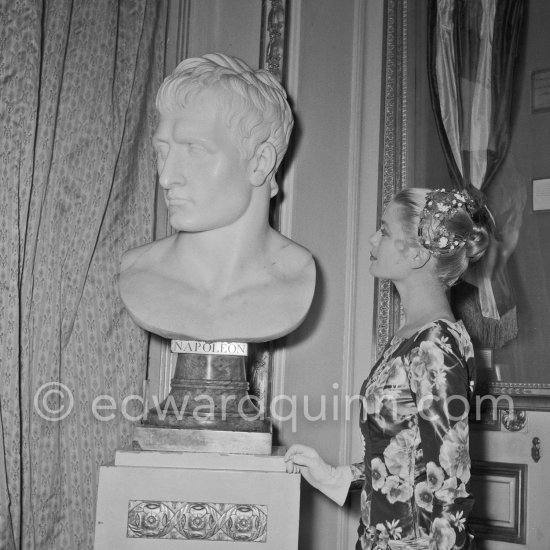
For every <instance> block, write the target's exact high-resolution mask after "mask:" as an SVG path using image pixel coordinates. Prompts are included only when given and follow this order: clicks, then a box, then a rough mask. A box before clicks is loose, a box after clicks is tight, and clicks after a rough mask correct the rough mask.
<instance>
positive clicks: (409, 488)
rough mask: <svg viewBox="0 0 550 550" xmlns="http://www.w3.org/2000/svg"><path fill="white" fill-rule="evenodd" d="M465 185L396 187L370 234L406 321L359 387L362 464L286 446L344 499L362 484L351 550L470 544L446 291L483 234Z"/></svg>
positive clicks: (459, 336) (456, 362)
mask: <svg viewBox="0 0 550 550" xmlns="http://www.w3.org/2000/svg"><path fill="white" fill-rule="evenodd" d="M480 212H481V211H480V210H479V209H478V208H477V207H476V205H475V203H474V201H473V200H472V199H471V197H470V196H469V195H467V194H466V193H465V192H456V191H450V192H449V191H446V190H444V189H440V190H436V191H430V190H428V189H418V188H409V189H404V190H403V191H401V192H399V193H398V194H397V195H396V196H395V197H394V199H393V200H392V201H391V202H390V204H389V205H388V207H387V208H386V211H385V213H384V215H383V216H382V221H381V226H380V229H379V230H378V231H377V232H376V233H375V234H374V235H373V236H372V237H371V238H370V243H371V246H372V250H371V267H370V272H371V274H372V275H374V276H375V277H381V278H386V279H390V280H391V281H392V282H393V283H394V285H395V287H396V289H397V291H398V292H399V296H400V298H401V304H402V306H403V312H404V321H403V324H402V325H401V327H400V328H399V330H398V331H397V332H396V333H395V335H394V336H393V338H392V339H391V340H390V342H389V343H388V345H387V347H386V349H385V350H384V352H383V354H382V357H380V359H379V360H378V362H377V363H376V365H375V366H374V368H373V369H372V371H371V373H370V375H369V377H368V378H367V380H366V381H365V382H364V383H363V386H362V388H361V396H362V407H361V409H362V410H361V421H360V425H361V433H362V436H363V439H364V462H363V463H362V464H360V465H352V466H340V467H332V466H330V465H328V464H327V463H325V462H324V461H323V460H322V458H321V457H320V456H319V455H318V454H317V452H316V451H315V450H314V449H312V448H310V447H305V446H303V445H293V446H292V447H290V449H289V450H288V452H287V454H286V457H285V460H286V461H287V471H289V472H292V471H300V472H301V473H302V475H303V477H304V478H305V479H306V480H307V481H309V483H311V485H313V486H314V487H316V488H318V489H319V490H320V491H322V492H323V493H325V494H326V495H327V496H329V497H330V498H332V499H333V500H335V501H336V502H338V503H339V504H342V503H343V502H344V500H345V498H346V495H347V492H348V490H349V487H350V484H351V483H353V482H354V481H358V480H361V481H363V489H362V493H361V521H360V526H359V541H358V542H357V546H356V548H357V549H359V550H361V549H385V548H392V549H393V548H407V549H409V548H411V549H414V548H429V549H431V550H451V549H460V550H463V549H466V548H471V544H472V543H471V538H472V537H471V535H470V534H469V532H468V530H467V527H466V524H465V522H466V519H467V517H468V514H469V512H470V510H471V508H472V505H473V498H472V495H471V494H470V492H469V479H470V457H469V454H468V403H469V400H470V398H471V396H472V391H473V386H474V365H473V350H472V345H471V342H470V338H469V336H468V334H467V332H466V330H465V329H464V326H463V324H462V322H460V321H458V322H457V321H456V320H455V318H454V316H453V313H452V311H451V307H450V305H449V301H448V299H447V290H448V289H449V287H450V286H451V285H452V284H454V283H455V282H456V281H457V280H458V278H459V277H460V276H461V275H462V274H463V273H464V272H465V271H466V268H467V267H468V265H469V263H470V262H472V261H476V260H477V259H479V258H480V257H481V256H482V255H483V253H484V251H485V249H486V247H487V245H488V241H489V237H488V233H487V230H486V229H485V228H484V227H483V226H482V224H481V223H480V222H479V215H480Z"/></svg>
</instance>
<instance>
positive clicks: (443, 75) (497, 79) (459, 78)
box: [428, 0, 524, 348]
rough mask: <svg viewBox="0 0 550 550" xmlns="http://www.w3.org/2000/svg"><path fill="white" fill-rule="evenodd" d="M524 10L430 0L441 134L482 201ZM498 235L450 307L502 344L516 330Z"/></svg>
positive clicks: (452, 162)
mask: <svg viewBox="0 0 550 550" xmlns="http://www.w3.org/2000/svg"><path fill="white" fill-rule="evenodd" d="M523 13H524V0H429V4H428V21H429V23H428V28H429V37H428V73H429V74H428V77H429V83H430V93H431V98H432V107H433V112H434V115H435V119H436V126H437V129H438V134H439V137H440V140H441V143H442V146H443V150H444V153H445V158H446V160H447V165H448V168H449V173H450V174H451V177H452V179H453V181H454V184H455V185H456V186H457V187H459V188H466V189H467V190H468V191H470V193H472V194H473V195H474V196H475V197H477V199H478V200H479V201H480V202H482V203H483V204H487V200H486V194H487V190H488V187H489V186H490V185H491V183H492V182H493V181H494V180H495V175H496V173H497V171H498V170H499V168H500V166H501V164H502V162H503V161H504V159H505V157H506V153H507V150H508V144H509V140H510V132H511V122H510V118H511V116H510V115H511V101H512V95H513V85H514V67H515V62H516V56H517V51H518V43H519V38H520V34H521V28H522V21H523ZM490 206H491V205H490V204H489V207H490ZM485 212H486V214H487V221H488V222H489V223H492V222H493V221H494V220H492V219H491V216H490V214H489V213H488V211H485ZM499 236H500V234H499V233H498V232H497V233H495V235H494V238H493V240H492V243H491V246H490V250H489V251H488V253H487V254H486V256H485V258H484V259H483V260H482V262H481V263H479V264H476V265H475V266H474V267H473V268H472V269H471V270H470V271H469V272H468V273H467V276H466V283H461V285H459V286H458V287H457V288H455V289H453V302H454V306H455V309H456V310H457V311H458V314H459V316H460V317H462V318H463V320H464V322H465V324H466V326H467V328H468V330H469V332H470V333H471V335H472V337H473V340H474V342H475V343H476V344H477V345H478V346H480V347H484V348H497V347H500V346H502V345H503V344H504V343H506V341H508V340H510V339H511V338H514V337H515V336H516V335H517V321H516V316H515V305H514V304H513V302H511V301H510V300H509V299H507V300H505V301H501V300H500V299H499V297H501V296H507V297H510V296H511V292H510V291H509V289H505V290H504V291H503V290H502V289H496V290H495V289H494V284H493V283H494V282H495V281H498V283H497V284H502V281H503V280H506V276H505V273H504V274H503V272H502V269H504V268H503V266H502V256H503V254H502V253H501V251H500V249H502V248H506V253H507V254H508V255H509V246H507V245H506V246H503V245H502V243H499ZM497 266H498V270H500V271H499V272H498V273H497ZM505 284H506V283H505Z"/></svg>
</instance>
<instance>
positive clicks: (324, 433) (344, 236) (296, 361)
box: [275, 0, 384, 550]
mask: <svg viewBox="0 0 550 550" xmlns="http://www.w3.org/2000/svg"><path fill="white" fill-rule="evenodd" d="M383 4H384V3H383V2H381V1H380V0H372V1H367V2H365V1H362V0H356V1H353V0H339V1H338V2H334V1H331V0H301V1H297V0H294V1H293V2H292V4H291V7H292V10H291V13H290V29H289V31H290V41H289V52H290V58H289V65H288V79H287V89H288V91H289V95H290V97H291V99H292V102H293V108H294V111H295V114H296V118H297V130H298V132H297V136H296V138H297V143H296V147H295V150H294V152H293V157H292V164H291V167H290V171H289V173H288V176H287V178H286V180H285V181H284V184H283V188H284V190H285V200H284V201H283V204H282V209H283V212H282V230H283V232H287V233H288V234H289V235H290V236H291V237H292V238H293V239H294V240H296V241H298V242H300V243H302V244H304V245H305V246H307V247H308V248H309V249H310V250H311V252H312V253H313V255H314V256H315V258H316V260H317V268H318V284H317V291H316V295H315V298H314V304H313V307H312V311H311V313H310V315H309V317H308V318H307V319H306V322H305V323H304V324H303V325H302V327H300V328H299V329H298V330H297V331H296V332H294V333H293V334H292V335H290V336H289V337H287V342H286V343H287V345H286V349H285V352H284V356H283V358H282V360H281V361H280V363H282V364H281V365H279V364H276V372H275V381H276V383H277V384H278V386H279V389H282V391H284V393H285V394H286V395H290V396H294V395H295V396H296V399H297V409H298V414H297V419H296V425H295V427H296V429H295V430H294V429H293V428H294V427H293V426H292V423H291V421H287V422H284V423H283V424H282V426H281V429H280V436H279V437H280V442H281V443H282V444H284V445H289V444H291V443H294V442H303V443H306V444H311V445H313V446H315V447H316V448H317V449H318V451H319V452H320V453H321V454H322V455H323V456H324V457H325V458H326V459H327V460H328V461H330V462H331V463H333V464H342V463H348V462H351V461H359V460H361V459H362V455H361V450H360V445H359V428H358V425H357V416H356V415H354V416H353V417H352V420H351V421H346V420H345V411H344V408H345V407H344V408H342V407H340V410H338V411H337V416H338V420H336V421H334V420H332V418H333V416H332V415H333V411H334V407H333V403H334V397H335V396H337V397H338V399H339V402H340V404H342V403H343V398H344V396H345V395H346V394H348V395H352V394H355V393H357V392H358V390H359V388H360V385H361V382H362V380H363V379H364V378H365V377H366V375H367V374H368V371H369V369H370V366H371V341H372V311H373V294H374V290H373V289H374V287H373V280H372V278H371V277H370V275H369V274H368V257H369V245H368V241H367V238H368V236H369V235H370V233H372V232H373V231H374V229H375V223H376V221H375V220H376V197H377V187H378V151H379V139H380V133H379V127H380V94H381V92H380V84H381V70H382V69H381V64H382V39H383V36H382V33H383ZM281 367H282V368H281ZM336 385H337V386H336ZM335 388H336V389H335ZM323 395H324V396H326V403H327V414H328V419H327V420H326V421H324V422H322V421H310V420H308V419H307V418H306V417H305V415H304V396H308V398H309V404H310V409H309V413H310V416H315V415H317V414H318V413H319V412H320V410H321V402H320V399H321V397H320V396H323ZM301 510H302V513H301V524H300V535H301V536H300V550H308V549H311V550H325V549H326V550H329V549H330V550H333V549H335V548H338V549H342V550H343V549H349V548H353V547H354V544H355V538H356V537H355V532H356V528H357V522H358V518H357V514H358V510H357V506H356V505H354V506H353V510H352V511H351V513H350V512H349V510H348V508H347V507H346V508H344V509H338V507H337V506H335V505H334V504H333V503H332V502H330V501H329V500H328V499H326V498H325V497H323V496H322V495H320V494H318V493H316V492H314V491H311V490H310V489H309V488H308V487H307V484H304V485H303V497H302V506H301Z"/></svg>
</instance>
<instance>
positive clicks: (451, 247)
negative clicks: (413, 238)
mask: <svg viewBox="0 0 550 550" xmlns="http://www.w3.org/2000/svg"><path fill="white" fill-rule="evenodd" d="M461 210H462V211H465V212H466V213H467V214H468V216H470V218H472V217H473V216H474V214H475V212H476V210H477V207H476V203H475V201H474V199H473V198H472V197H471V196H470V195H469V194H468V193H467V192H466V191H457V190H455V189H453V190H452V191H447V190H446V189H435V190H434V191H430V192H429V193H428V194H427V195H426V204H425V206H424V209H423V210H422V213H421V215H420V222H419V224H418V237H419V240H420V243H421V244H422V246H423V247H424V248H426V249H427V250H428V251H429V252H430V253H431V254H433V255H434V256H436V257H439V256H452V255H453V254H456V253H457V252H458V251H459V250H460V249H461V248H462V247H463V246H464V245H465V244H466V241H467V239H468V237H469V235H458V234H456V233H453V232H452V231H449V229H447V220H449V219H451V218H452V217H453V216H454V215H455V214H456V213H457V212H459V211H461Z"/></svg>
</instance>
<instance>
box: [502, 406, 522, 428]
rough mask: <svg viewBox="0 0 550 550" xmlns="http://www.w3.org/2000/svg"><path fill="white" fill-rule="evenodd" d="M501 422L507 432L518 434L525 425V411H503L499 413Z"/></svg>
mask: <svg viewBox="0 0 550 550" xmlns="http://www.w3.org/2000/svg"><path fill="white" fill-rule="evenodd" d="M501 422H502V425H503V426H504V427H505V428H506V429H507V430H508V431H509V432H519V431H520V430H523V428H525V426H526V425H527V411H524V410H521V409H513V410H510V409H504V410H502V412H501Z"/></svg>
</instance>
